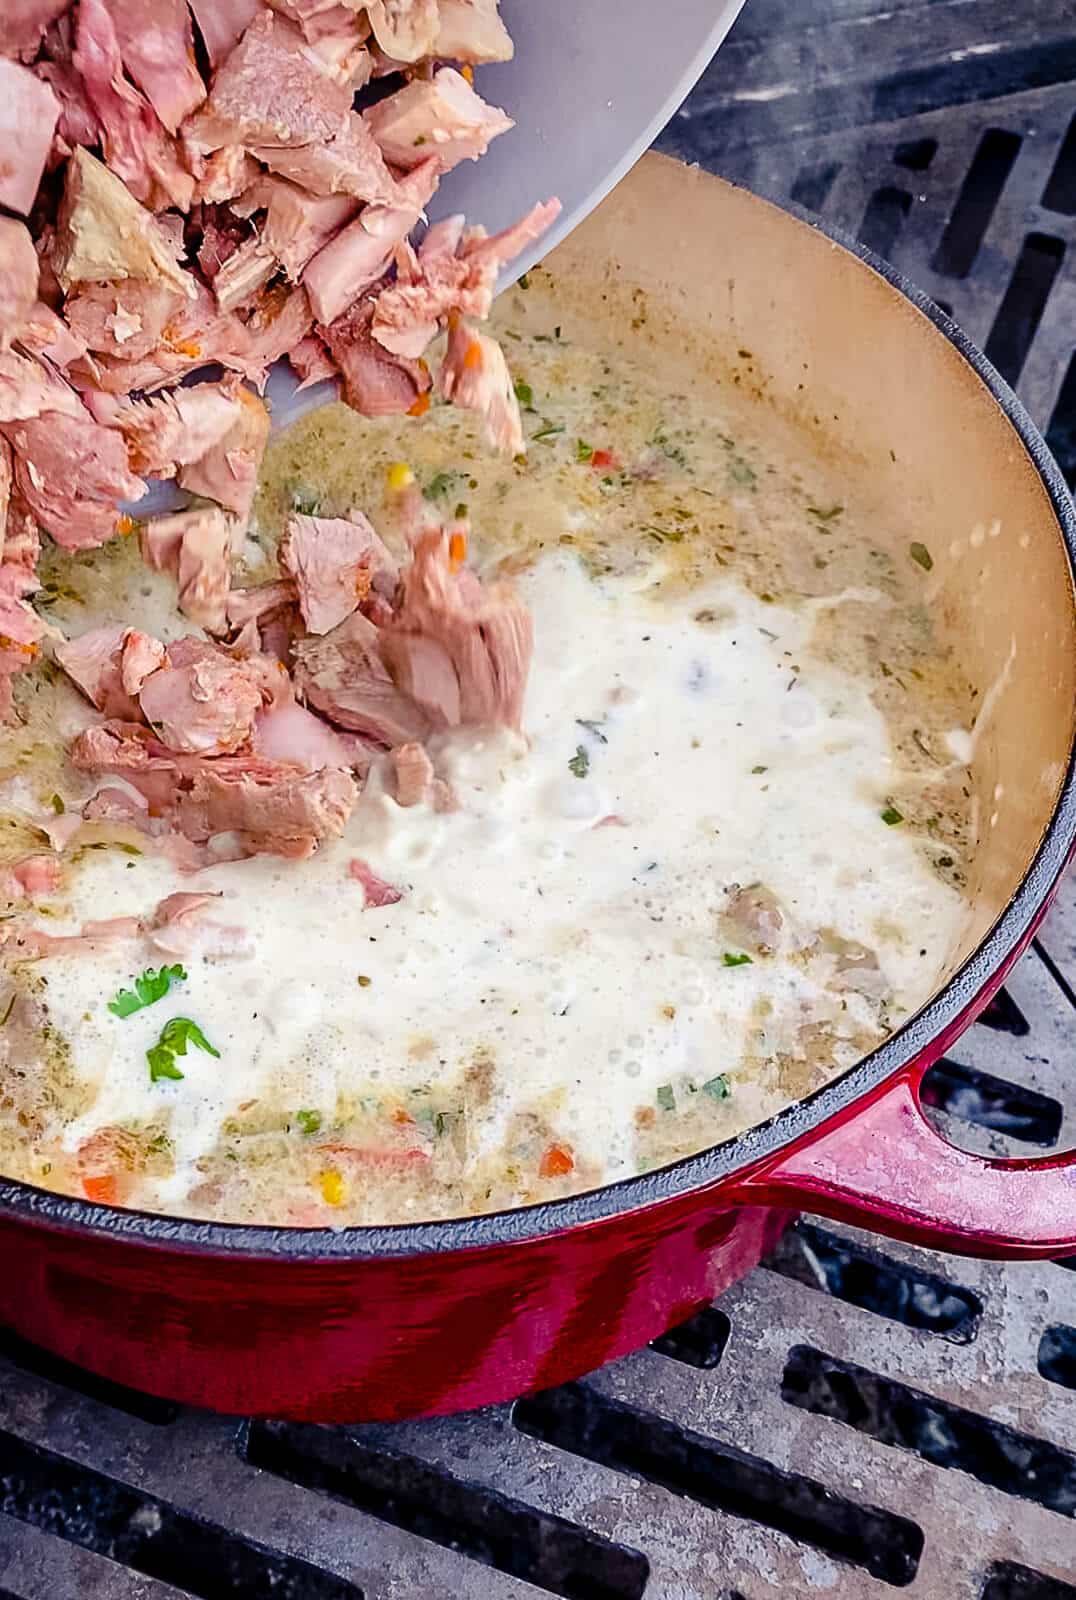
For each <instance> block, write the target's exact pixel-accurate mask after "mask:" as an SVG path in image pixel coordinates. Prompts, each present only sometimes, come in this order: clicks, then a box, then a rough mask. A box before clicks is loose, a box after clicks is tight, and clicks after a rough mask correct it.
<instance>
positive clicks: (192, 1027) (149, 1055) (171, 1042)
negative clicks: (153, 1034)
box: [146, 1017, 220, 1083]
mask: <svg viewBox="0 0 1076 1600" xmlns="http://www.w3.org/2000/svg"><path fill="white" fill-rule="evenodd" d="M188 1044H193V1045H195V1046H197V1048H198V1049H199V1050H204V1051H205V1053H206V1055H209V1056H216V1057H217V1059H218V1061H219V1059H220V1051H219V1050H215V1049H214V1048H213V1046H212V1045H211V1044H210V1042H209V1040H208V1039H207V1038H206V1036H205V1034H204V1033H203V1032H202V1030H201V1028H200V1027H199V1026H198V1024H197V1023H196V1022H192V1021H191V1019H190V1017H173V1018H172V1020H171V1021H170V1022H166V1023H165V1025H164V1027H163V1028H162V1029H161V1036H160V1038H159V1039H158V1040H157V1043H156V1044H155V1045H151V1046H150V1048H149V1049H148V1050H147V1051H146V1060H147V1061H148V1062H149V1081H150V1082H151V1083H156V1082H157V1081H158V1080H159V1079H161V1078H182V1076H183V1074H182V1072H181V1071H180V1070H179V1068H178V1067H177V1066H176V1056H185V1055H186V1054H187V1046H188Z"/></svg>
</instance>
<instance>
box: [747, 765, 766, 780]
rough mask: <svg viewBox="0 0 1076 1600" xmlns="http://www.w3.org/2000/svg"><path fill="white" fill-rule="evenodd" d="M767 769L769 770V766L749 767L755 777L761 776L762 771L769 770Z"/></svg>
mask: <svg viewBox="0 0 1076 1600" xmlns="http://www.w3.org/2000/svg"><path fill="white" fill-rule="evenodd" d="M769 770H770V769H769V767H752V768H751V771H752V773H753V775H754V776H755V777H756V778H759V777H761V776H762V774H763V773H764V772H769Z"/></svg>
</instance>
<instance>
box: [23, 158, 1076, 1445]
mask: <svg viewBox="0 0 1076 1600" xmlns="http://www.w3.org/2000/svg"><path fill="white" fill-rule="evenodd" d="M547 265H548V266H549V268H550V269H551V272H552V274H553V283H554V293H555V294H556V295H557V296H558V300H557V308H558V316H559V317H560V318H561V320H562V321H563V322H564V324H565V331H566V334H567V335H568V336H569V337H576V338H579V339H581V340H590V341H591V342H593V341H595V340H603V341H605V343H606V345H607V346H608V347H610V348H613V347H615V346H617V345H621V344H622V345H623V346H624V347H625V348H627V349H629V350H631V352H632V353H633V354H635V355H637V356H638V355H640V354H641V355H642V356H643V357H644V359H650V357H649V355H648V352H652V353H653V359H654V360H655V361H661V360H662V359H663V358H664V359H665V360H667V361H669V362H670V363H671V362H673V361H675V372H674V377H673V379H672V380H671V382H672V386H674V387H675V386H676V385H678V384H679V383H682V381H683V377H684V371H685V366H686V365H690V366H691V367H692V370H693V371H694V373H695V376H696V381H698V382H707V381H710V382H714V383H717V382H718V381H725V382H728V381H732V382H735V383H736V384H737V385H738V386H739V387H740V390H741V392H743V391H745V390H747V391H749V392H751V393H753V395H754V397H755V398H756V399H757V403H758V406H759V408H760V415H762V413H763V412H764V411H766V410H767V409H768V410H769V412H770V413H772V415H773V417H774V419H775V423H776V422H777V421H778V420H779V421H780V423H781V425H782V426H784V427H787V425H788V424H789V423H792V424H793V425H794V426H795V427H796V428H797V429H800V430H802V431H804V432H807V433H810V434H811V435H812V437H813V440H814V443H815V445H816V446H817V447H818V448H821V449H823V450H824V451H825V452H826V453H827V456H828V458H829V459H831V460H832V461H833V462H834V463H837V464H839V466H840V469H841V471H842V472H844V473H845V474H846V475H847V478H848V481H849V482H850V483H853V482H854V485H855V488H856V490H857V493H858V494H859V495H860V497H861V498H862V496H863V494H864V493H869V494H870V495H871V496H872V497H873V501H874V503H875V504H876V505H877V507H878V509H879V516H878V531H877V538H878V540H879V542H881V543H883V544H884V543H885V542H886V540H887V539H888V540H889V541H890V542H892V544H893V546H894V549H896V548H897V547H898V545H899V546H901V547H902V548H901V555H902V557H904V556H906V553H907V543H908V540H909V539H920V540H923V541H924V542H926V543H927V544H928V545H929V546H930V548H931V550H932V552H933V555H934V568H933V570H932V572H931V574H930V583H929V585H928V587H927V591H926V600H927V604H928V605H929V606H930V607H931V608H932V610H933V611H934V613H935V615H936V617H937V619H938V621H939V623H940V624H942V625H944V626H945V627H946V628H947V629H948V630H949V631H950V633H951V634H952V636H953V637H955V638H956V639H958V641H959V650H960V652H961V661H962V665H963V666H964V667H965V668H966V671H967V673H968V676H969V678H970V679H971V681H972V682H973V683H974V684H976V685H977V686H978V687H979V689H980V694H979V697H978V699H977V700H976V701H975V704H976V705H978V706H979V707H980V708H981V709H980V714H979V719H978V721H977V722H976V725H975V733H974V754H973V759H972V762H971V766H970V782H971V785H972V788H973V793H974V795H975V798H976V801H977V806H978V816H979V819H980V828H979V834H980V836H979V839H978V844H977V848H976V850H975V853H974V857H973V862H972V866H971V868H970V870H969V893H970V895H971V904H972V910H971V915H970V921H969V930H968V934H967V937H966V939H965V941H964V945H963V946H962V948H961V950H960V951H958V952H957V953H956V955H955V957H954V961H953V970H952V973H951V976H949V978H948V980H947V981H946V982H945V984H944V986H943V987H942V988H941V989H940V991H939V992H938V993H936V994H935V996H934V997H933V998H932V999H931V1000H930V1002H929V1003H928V1004H927V1005H925V1006H924V1007H923V1009H922V1010H921V1011H920V1012H919V1013H918V1014H917V1015H916V1016H915V1017H913V1018H912V1019H911V1020H910V1021H909V1022H907V1023H906V1024H905V1025H904V1026H903V1027H902V1028H900V1029H899V1030H898V1031H897V1032H896V1033H895V1034H893V1035H892V1037H891V1038H889V1039H888V1040H887V1041H886V1043H885V1044H883V1045H882V1046H881V1047H880V1048H879V1049H878V1050H876V1051H875V1052H874V1053H873V1054H872V1055H870V1056H869V1057H867V1058H866V1059H865V1060H863V1061H861V1062H860V1063H859V1064H858V1065H857V1066H856V1067H854V1068H853V1069H851V1070H850V1071H848V1072H845V1073H844V1074H843V1076H841V1077H839V1078H837V1079H835V1080H834V1081H833V1082H832V1083H830V1084H829V1085H828V1086H827V1087H825V1088H824V1089H822V1090H821V1091H819V1092H818V1093H816V1094H814V1095H812V1096H811V1097H810V1098H809V1099H807V1100H804V1101H802V1102H800V1103H799V1104H797V1105H794V1106H791V1107H790V1108H789V1109H787V1110H786V1111H784V1112H782V1113H781V1114H780V1115H779V1116H777V1117H775V1118H773V1119H772V1121H770V1122H768V1123H766V1124H765V1125H763V1126H761V1127H758V1128H755V1129H753V1130H751V1131H750V1132H748V1133H746V1134H744V1135H742V1136H741V1137H740V1138H738V1139H735V1140H733V1141H730V1142H729V1143H727V1144H724V1145H721V1146H719V1147H717V1148H715V1149H711V1150H706V1151H704V1152H702V1153H701V1154H699V1155H695V1156H692V1157H691V1158H689V1159H687V1160H683V1161H680V1162H677V1163H676V1164H674V1165H672V1166H669V1167H666V1168H664V1169H663V1170H661V1171H655V1172H649V1173H646V1174H644V1175H642V1176H639V1177H636V1178H632V1179H629V1180H627V1181H625V1182H622V1183H618V1184H615V1185H611V1186H609V1187H607V1188H604V1189H600V1190H597V1191H594V1192H592V1193H589V1194H584V1195H580V1196H577V1197H575V1198H572V1199H568V1200H563V1201H557V1202H555V1203H552V1204H548V1205H542V1206H534V1207H529V1208H526V1209H521V1210H517V1211H513V1212H507V1213H504V1214H499V1215H492V1216H484V1217H477V1218H470V1219H461V1220H458V1221H448V1222H437V1223H430V1224H419V1225H407V1226H400V1227H385V1228H365V1229H364V1228H358V1229H349V1230H344V1231H340V1232H330V1231H327V1230H325V1231H323V1230H306V1229H283V1228H268V1227H255V1226H224V1225H218V1224H212V1223H200V1222H193V1221H184V1220H173V1219H169V1218H167V1217H160V1216H149V1215H143V1214H141V1213H138V1212H133V1211H122V1210H118V1209H114V1208H110V1207H108V1206H103V1205H97V1204H93V1203H90V1202H88V1201H83V1200H74V1199H70V1198H66V1197H61V1196H57V1195H53V1194H48V1193H45V1192H43V1191H41V1190H37V1189H34V1188H31V1187H29V1186H27V1185H23V1184H18V1183H13V1182H7V1183H0V1317H2V1319H3V1320H4V1321H6V1322H7V1323H8V1324H10V1325H11V1326H12V1327H13V1328H15V1329H16V1330H17V1331H18V1332H19V1333H20V1334H21V1335H23V1336H24V1337H25V1338H27V1339H30V1340H33V1341H34V1342H36V1343H38V1344H40V1345H43V1346H45V1347H46V1348H48V1349H50V1350H52V1351H55V1352H56V1353H57V1354H59V1355H61V1356H64V1357H67V1358H68V1359H69V1360H71V1361H74V1362H77V1363H78V1364H80V1365H82V1366H84V1367H87V1368H89V1369H91V1370H92V1371H94V1372H97V1373H100V1374H103V1375H104V1376H106V1377H109V1378H112V1379H115V1380H117V1381H119V1382H121V1383H125V1384H130V1385H135V1386H137V1387H138V1388H141V1389H144V1390H147V1391H149V1392H151V1393H154V1394H158V1395H163V1396H168V1397H172V1398H175V1399H177V1400H180V1401H185V1402H190V1403H193V1404H196V1405H204V1406H212V1407H216V1408H218V1409H221V1410H226V1411H231V1412H253V1413H262V1414H273V1415H276V1416H286V1417H295V1418H307V1419H313V1420H326V1421H345V1420H365V1419H395V1418H403V1417H410V1416H419V1415H423V1414H434V1413H438V1412H447V1411H453V1410H460V1409H463V1408H466V1407H472V1406H480V1405H486V1404H488V1403H490V1402H493V1401H500V1400H505V1399H507V1398H510V1397H512V1396H515V1395H519V1394H521V1393H523V1392H524V1391H526V1390H532V1389H539V1388H542V1387H544V1386H546V1385H550V1384H555V1383H561V1382H564V1381H566V1380H568V1379H570V1378H574V1377H577V1376H578V1375H580V1374H581V1373H584V1372H586V1371H589V1370H591V1369H592V1368H594V1367H597V1366H599V1365H601V1364H602V1363H603V1362H606V1361H609V1360H611V1359H612V1358H614V1357H616V1356H620V1355H623V1354H625V1353H626V1352H628V1351H630V1350H633V1349H635V1348H637V1347H638V1346H640V1345H642V1344H644V1343H646V1342H647V1341H648V1340H650V1339H653V1338H655V1337H656V1336H657V1335H658V1334H660V1333H661V1332H663V1331H664V1330H665V1329H666V1328H668V1327H670V1326H672V1325H673V1324H675V1323H677V1322H679V1321H682V1320H683V1319H684V1318H686V1317H687V1316H689V1315H690V1314H691V1313H692V1312H693V1311H694V1310H696V1309H698V1308H699V1307H700V1306H701V1305H703V1304H704V1303H706V1302H707V1301H709V1300H711V1299H713V1297H714V1296H715V1295H718V1294H720V1293H721V1291H722V1290H723V1289H725V1288H726V1287H727V1286H728V1285H729V1284H730V1283H732V1282H733V1281H734V1280H735V1279H737V1278H739V1277H740V1276H742V1275H743V1274H744V1273H745V1272H747V1271H748V1270H749V1269H750V1268H751V1267H753V1266H754V1265H755V1263H756V1262H757V1261H758V1260H759V1258H760V1256H761V1255H762V1254H763V1253H764V1252H765V1251H766V1249H767V1248H768V1247H769V1246H770V1245H771V1244H772V1243H773V1242H774V1240H775V1239H776V1238H777V1236H778V1234H779V1233H780V1231H781V1229H782V1228H783V1227H784V1226H785V1224H786V1223H787V1221H788V1220H789V1217H790V1216H791V1215H792V1214H793V1213H795V1212H796V1211H798V1210H800V1209H801V1208H806V1209H810V1210H812V1211H815V1212H820V1213H822V1214H823V1215H825V1216H828V1217H833V1218H837V1219H840V1220H842V1221H845V1222H849V1223H855V1224H858V1225H861V1226H864V1227H867V1228H872V1229H875V1230H877V1231H878V1232H881V1233H884V1234H889V1235H892V1236H893V1237H896V1238H901V1239H907V1240H911V1241H913V1242H916V1243H920V1244H925V1245H929V1246H932V1247H934V1248H936V1249H946V1250H953V1251H957V1252H961V1253H964V1254H968V1255H982V1256H996V1257H1004V1258H1015V1257H1021V1256H1023V1257H1037V1256H1051V1255H1058V1254H1063V1253H1065V1252H1069V1251H1076V1154H1073V1153H1069V1154H1067V1155H1059V1156H1051V1157H1048V1158H1045V1159H1040V1160H1033V1161H988V1160H983V1159H981V1158H980V1157H978V1156H974V1155H969V1154H967V1153H965V1152H963V1151H960V1150H957V1149H955V1148H954V1147H953V1146H952V1145H950V1144H948V1143H947V1142H946V1141H945V1140H944V1139H943V1138H941V1137H940V1135H939V1134H938V1133H937V1132H936V1131H935V1130H934V1128H933V1127H932V1126H931V1124H930V1122H929V1121H928V1120H927V1119H926V1117H925V1115H924V1113H923V1110H922V1106H921V1102H920V1086H921V1083H922V1079H923V1075H924V1073H925V1072H926V1070H927V1068H928V1066H929V1065H930V1064H931V1063H932V1062H934V1061H935V1060H936V1059H937V1057H938V1056H939V1055H941V1054H942V1053H943V1052H944V1051H945V1050H946V1049H947V1047H948V1046H950V1045H951V1044H952V1042H953V1040H954V1039H956V1037H957V1036H958V1035H959V1033H960V1032H961V1030H962V1029H963V1028H965V1027H966V1026H967V1024H968V1023H969V1022H970V1021H971V1020H972V1019H973V1018H974V1016H975V1015H976V1014H977V1012H978V1011H979V1010H981V1008H982V1007H983V1006H984V1005H985V1004H986V1002H987V1001H988V1000H989V999H990V997H991V996H992V995H993V994H994V992H995V991H996V990H997V988H998V987H999V985H1000V984H1001V982H1002V980H1003V979H1004V976H1005V974H1006V972H1007V971H1008V970H1009V968H1010V967H1011V966H1012V964H1013V963H1014V962H1015V961H1016V960H1017V958H1018V957H1019V955H1020V954H1021V952H1022V951H1023V949H1024V947H1025V946H1026V945H1027V943H1028V941H1029V940H1030V938H1031V936H1032V933H1033V932H1034V929H1035V927H1036V925H1037V923H1038V922H1039V920H1040V919H1041V917H1042V916H1043V914H1044V911H1045V909H1046V907H1047V905H1048V903H1049V900H1050V897H1051V895H1052V893H1053V891H1054V889H1055V888H1056V885H1057V883H1058V879H1059V877H1060V875H1061V872H1062V870H1063V868H1064V866H1065V864H1066V861H1067V859H1068V857H1069V855H1070V852H1071V849H1072V846H1073V840H1074V837H1076V792H1074V777H1073V745H1074V707H1076V604H1074V597H1073V570H1074V564H1076V515H1074V512H1073V506H1072V503H1071V501H1070V499H1069V497H1068V494H1067V492H1066V490H1065V486H1064V483H1063V482H1062V480H1061V478H1060V475H1059V473H1058V471H1057V468H1056V466H1055V465H1054V463H1053V461H1052V460H1051V458H1050V456H1049V454H1048V452H1047V451H1046V448H1045V446H1044V445H1043V442H1042V440H1041V439H1040V438H1039V436H1038V434H1037V433H1036V432H1035V430H1034V428H1033V426H1032V425H1031V423H1030V421H1029V419H1028V418H1027V416H1026V415H1025V413H1024V411H1023V409H1022V408H1021V406H1020V404H1019V402H1018V401H1017V400H1016V399H1015V398H1014V396H1013V395H1012V394H1011V393H1010V391H1009V390H1008V389H1007V388H1006V386H1005V385H1004V383H1003V382H1002V381H1001V380H1000V379H999V378H998V376H997V375H996V374H995V373H994V372H993V371H992V370H991V369H990V368H989V366H988V365H987V363H986V362H985V361H984V360H983V358H982V356H981V355H980V354H979V352H978V351H977V350H975V349H974V348H973V347H972V346H971V345H970V344H969V343H968V341H967V340H966V339H965V338H964V337H963V335H962V334H961V333H960V332H959V330H958V329H956V328H955V327H953V326H952V324H950V323H949V322H947V321H946V319H945V318H944V317H943V316H942V315H941V313H940V312H939V311H938V310H937V309H936V308H935V307H934V306H933V305H932V304H930V303H929V302H928V301H926V300H925V299H924V298H923V297H922V296H921V295H919V294H918V293H917V292H916V291H915V290H914V289H912V288H911V287H910V286H909V285H907V284H904V283H901V282H899V281H898V280H897V279H896V277H895V275H894V274H893V273H892V272H891V271H890V270H889V269H888V268H887V267H885V266H884V265H883V264H882V263H880V262H878V261H876V260H873V259H871V258H869V257H868V256H867V255H866V254H865V252H863V251H861V250H859V249H858V248H857V247H856V246H854V245H851V244H849V243H847V242H845V243H839V242H837V241H835V240H834V239H833V238H831V237H830V236H829V235H827V234H826V233H824V232H822V231H821V230H820V229H819V228H817V227H815V226H813V225H811V224H810V223H809V222H807V221H806V220H804V219H799V218H796V217H793V216H791V215H789V214H788V213H786V212H782V211H779V210H777V209H776V208H774V207H772V206H770V205H768V204H766V203H764V202H763V201H760V200H758V199H756V198H754V197H752V196H750V195H748V194H745V193H743V192H742V191H739V190H736V189H733V188H731V187H730V186H729V185H727V184H724V183H722V182H720V181H719V180H717V179H714V178H710V177H707V176H705V175H704V174H701V173H699V172H697V171H691V170H688V169H686V168H683V167H680V166H678V165H676V164H675V163H672V162H668V161H665V160H663V159H661V158H658V157H654V156H650V157H647V158H646V159H645V160H644V161H643V162H642V163H641V164H640V166H639V167H638V168H637V169H636V170H635V172H634V173H632V174H631V176H630V177H629V178H628V179H626V180H625V182H624V183H623V184H621V185H620V187H619V188H618V189H617V190H616V192H615V193H614V194H613V195H612V196H611V197H610V198H609V199H608V200H607V201H606V202H605V204H604V205H603V206H602V207H601V209H600V210H599V211H598V212H597V213H596V214H595V215H594V216H593V217H592V218H591V219H590V220H589V221H588V222H587V223H585V224H584V225H583V226H582V228H580V229H579V230H578V231H577V232H576V233H575V234H573V236H572V237H571V238H570V239H569V240H568V241H567V242H566V243H565V244H563V245H561V246H560V247H559V249H558V250H557V251H556V253H555V254H554V256H552V257H551V258H550V260H549V262H548V263H547ZM640 305H644V306H645V308H646V309H645V315H644V316H640V315H639V307H640ZM633 323H634V324H635V326H634V327H633ZM640 324H642V325H641V326H640ZM628 330H630V331H628ZM887 529H888V530H889V531H888V532H887V531H886V530H887ZM872 536H873V534H872Z"/></svg>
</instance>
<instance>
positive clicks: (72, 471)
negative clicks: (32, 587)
mask: <svg viewBox="0 0 1076 1600" xmlns="http://www.w3.org/2000/svg"><path fill="white" fill-rule="evenodd" d="M4 432H5V433H6V435H7V438H8V441H9V442H10V444H11V446H12V448H13V450H14V452H15V480H16V482H17V483H18V486H19V489H20V491H21V493H22V495H23V497H24V498H25V500H26V502H27V504H28V505H29V507H30V509H31V511H32V512H33V513H34V515H35V517H36V518H37V519H38V521H39V522H40V523H41V525H42V527H43V528H46V529H47V530H48V532H49V533H51V534H52V537H53V538H54V539H55V540H56V542H57V544H62V545H64V546H65V547H66V548H67V549H69V550H79V549H86V548H90V547H92V546H94V545H99V544H104V543H105V541H106V540H108V539H110V538H112V536H113V534H114V533H116V531H117V529H118V527H119V513H118V511H117V508H116V502H117V501H122V500H138V499H140V498H141V496H142V495H143V494H144V493H145V488H146V486H145V484H144V483H143V481H142V479H141V478H138V477H136V476H135V474H134V473H133V472H131V470H130V468H129V466H128V464H127V450H126V447H125V445H124V442H123V439H122V438H121V437H120V435H119V434H118V433H116V432H114V431H113V430H112V429H111V428H103V427H101V425H100V424H99V423H97V422H95V421H94V420H93V418H92V417H91V416H90V414H89V412H88V411H86V410H85V408H82V414H81V415H78V414H76V415H73V416H72V415H68V414H66V413H64V414H61V413H60V412H56V411H49V412H45V413H43V414H42V415H41V416H40V417H36V418H33V419H30V420H27V421H24V422H17V423H13V424H11V425H10V426H7V427H5V429H4Z"/></svg>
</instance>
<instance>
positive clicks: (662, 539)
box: [643, 522, 684, 544]
mask: <svg viewBox="0 0 1076 1600" xmlns="http://www.w3.org/2000/svg"><path fill="white" fill-rule="evenodd" d="M643 532H644V533H645V534H646V535H647V537H648V538H650V539H656V540H657V542H658V544H679V543H680V542H681V540H682V539H683V537H684V530H683V528H659V527H658V525H657V523H656V522H646V523H644V524H643Z"/></svg>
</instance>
